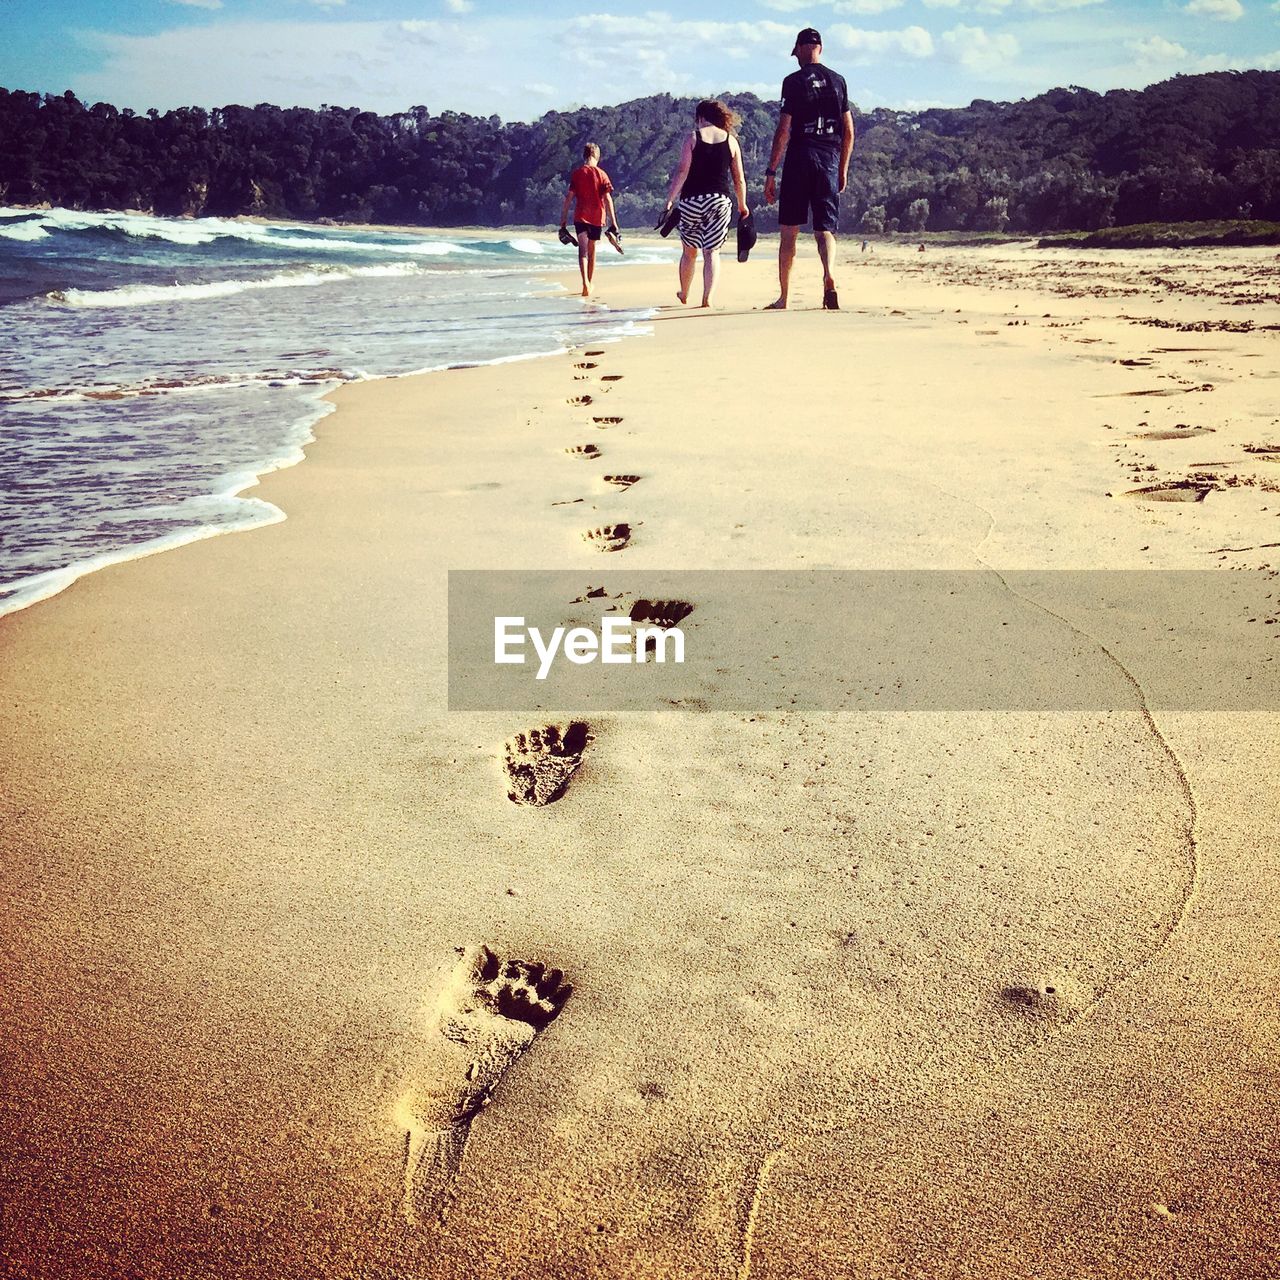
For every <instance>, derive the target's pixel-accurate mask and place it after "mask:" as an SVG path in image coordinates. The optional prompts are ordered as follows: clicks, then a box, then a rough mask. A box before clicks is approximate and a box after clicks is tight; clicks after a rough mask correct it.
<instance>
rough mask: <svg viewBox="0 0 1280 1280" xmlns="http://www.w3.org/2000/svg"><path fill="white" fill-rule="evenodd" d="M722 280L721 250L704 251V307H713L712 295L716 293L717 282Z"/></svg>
mask: <svg viewBox="0 0 1280 1280" xmlns="http://www.w3.org/2000/svg"><path fill="white" fill-rule="evenodd" d="M719 278H720V250H719V249H703V251H702V305H703V306H704V307H709V306H710V305H711V295H712V294H713V293H715V291H716V281H717V280H719Z"/></svg>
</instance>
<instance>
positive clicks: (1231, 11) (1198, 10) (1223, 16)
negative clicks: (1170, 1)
mask: <svg viewBox="0 0 1280 1280" xmlns="http://www.w3.org/2000/svg"><path fill="white" fill-rule="evenodd" d="M1183 13H1191V14H1197V15H1201V16H1203V17H1206V18H1217V19H1218V20H1219V21H1220V22H1235V21H1236V19H1238V18H1243V17H1244V5H1242V4H1241V3H1240V0H1191V3H1190V4H1188V5H1187V6H1186V7H1185V8H1184V9H1183Z"/></svg>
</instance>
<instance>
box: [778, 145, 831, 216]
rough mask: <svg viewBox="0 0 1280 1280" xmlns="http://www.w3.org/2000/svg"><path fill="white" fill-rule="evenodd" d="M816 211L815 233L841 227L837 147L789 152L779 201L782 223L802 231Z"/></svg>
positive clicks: (808, 148) (810, 148) (783, 171)
mask: <svg viewBox="0 0 1280 1280" xmlns="http://www.w3.org/2000/svg"><path fill="white" fill-rule="evenodd" d="M810 209H812V210H813V229H814V230H815V231H837V230H839V227H840V153H839V152H838V151H837V150H835V148H833V147H805V148H803V149H802V150H800V151H798V152H797V151H795V150H794V149H789V150H788V151H787V161H786V165H785V166H784V167H783V170H782V193H781V195H779V197H778V223H779V225H781V226H784V227H802V226H804V224H805V223H806V222H808V221H809V210H810Z"/></svg>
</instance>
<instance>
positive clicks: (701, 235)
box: [676, 192, 733, 250]
mask: <svg viewBox="0 0 1280 1280" xmlns="http://www.w3.org/2000/svg"><path fill="white" fill-rule="evenodd" d="M676 208H677V209H678V210H679V211H680V239H681V240H682V241H683V242H684V243H685V244H687V245H689V246H690V247H692V248H694V249H706V250H712V249H718V248H720V246H721V245H722V244H724V242H725V241H726V240H727V239H728V238H729V217H730V215H731V214H732V213H733V201H732V200H730V199H729V197H728V196H726V195H720V194H718V193H715V192H712V193H709V194H707V195H703V196H688V197H685V198H683V199H681V200H680V201H678V202H677V204H676Z"/></svg>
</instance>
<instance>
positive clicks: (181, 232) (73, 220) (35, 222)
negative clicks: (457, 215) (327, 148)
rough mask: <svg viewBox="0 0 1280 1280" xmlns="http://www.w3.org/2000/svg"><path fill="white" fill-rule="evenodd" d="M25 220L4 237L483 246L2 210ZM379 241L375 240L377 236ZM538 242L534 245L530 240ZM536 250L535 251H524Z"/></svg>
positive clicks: (349, 249)
mask: <svg viewBox="0 0 1280 1280" xmlns="http://www.w3.org/2000/svg"><path fill="white" fill-rule="evenodd" d="M10 217H12V218H20V219H22V220H21V221H17V222H12V223H7V224H3V225H0V235H3V236H5V237H7V238H8V239H11V240H37V239H41V238H43V237H44V236H47V235H49V234H51V233H52V232H55V231H57V232H62V233H64V234H70V235H75V234H86V235H93V236H102V235H104V234H106V235H108V236H117V235H119V236H127V237H129V238H131V239H135V240H159V241H164V242H166V243H168V244H174V245H181V246H183V247H187V248H198V247H200V246H202V245H208V244H213V243H214V242H215V241H218V240H224V241H225V240H239V241H241V242H243V243H245V244H249V245H254V246H257V247H259V248H269V249H272V248H274V249H306V250H309V251H312V252H318V253H374V254H384V253H389V254H396V255H400V256H407V257H422V258H443V257H448V256H449V255H451V254H473V253H478V252H482V250H481V249H480V248H477V247H472V246H468V245H464V244H457V243H455V242H454V241H451V240H434V239H428V238H427V237H425V236H424V237H413V238H409V237H407V236H404V235H401V236H400V237H398V238H397V239H394V240H393V239H391V238H390V237H389V236H388V234H387V233H386V232H376V231H370V232H367V233H363V232H360V231H358V230H357V231H356V232H355V234H356V235H362V234H367V235H368V236H370V237H371V238H370V239H367V240H356V239H351V238H350V231H348V234H347V236H345V237H343V236H335V235H331V234H328V233H327V232H326V231H325V230H324V229H323V228H315V229H314V230H312V229H309V228H303V227H298V226H290V225H280V224H276V223H270V222H267V223H255V222H239V221H232V220H230V219H227V218H157V217H153V216H152V215H150V214H143V213H92V212H83V211H81V210H78V209H45V210H41V211H39V212H38V213H36V214H35V216H33V215H32V211H31V210H29V209H15V208H0V218H10ZM374 237H376V238H374ZM528 243H530V244H532V243H534V242H532V241H530V242H528ZM523 251H524V252H537V250H523Z"/></svg>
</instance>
